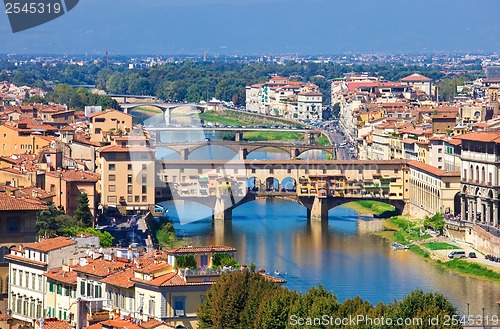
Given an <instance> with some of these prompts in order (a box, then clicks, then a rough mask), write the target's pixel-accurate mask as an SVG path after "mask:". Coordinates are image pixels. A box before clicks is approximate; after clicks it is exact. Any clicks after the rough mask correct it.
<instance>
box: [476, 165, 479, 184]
mask: <svg viewBox="0 0 500 329" xmlns="http://www.w3.org/2000/svg"><path fill="white" fill-rule="evenodd" d="M477 182H479V166H476V183H477Z"/></svg>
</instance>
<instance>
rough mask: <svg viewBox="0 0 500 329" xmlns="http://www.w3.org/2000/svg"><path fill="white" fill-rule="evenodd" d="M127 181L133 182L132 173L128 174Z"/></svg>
mask: <svg viewBox="0 0 500 329" xmlns="http://www.w3.org/2000/svg"><path fill="white" fill-rule="evenodd" d="M127 183H129V184H132V175H127Z"/></svg>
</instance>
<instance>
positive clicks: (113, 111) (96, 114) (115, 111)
mask: <svg viewBox="0 0 500 329" xmlns="http://www.w3.org/2000/svg"><path fill="white" fill-rule="evenodd" d="M110 113H120V114H125V115H128V116H130V117H131V116H132V115H131V114H128V113H125V112H122V111H118V110H111V109H108V110H105V111H101V112H97V113H93V114H91V115H89V116H88V118H89V119H90V118H94V117H98V116H101V115H104V114H110Z"/></svg>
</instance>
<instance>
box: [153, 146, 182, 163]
mask: <svg viewBox="0 0 500 329" xmlns="http://www.w3.org/2000/svg"><path fill="white" fill-rule="evenodd" d="M180 159H181V154H180V152H179V151H177V150H175V149H172V148H169V147H165V146H157V147H156V160H180Z"/></svg>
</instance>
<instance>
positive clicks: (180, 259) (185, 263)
mask: <svg viewBox="0 0 500 329" xmlns="http://www.w3.org/2000/svg"><path fill="white" fill-rule="evenodd" d="M174 268H191V269H193V268H196V259H195V258H194V255H184V256H177V257H175V264H174Z"/></svg>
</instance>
